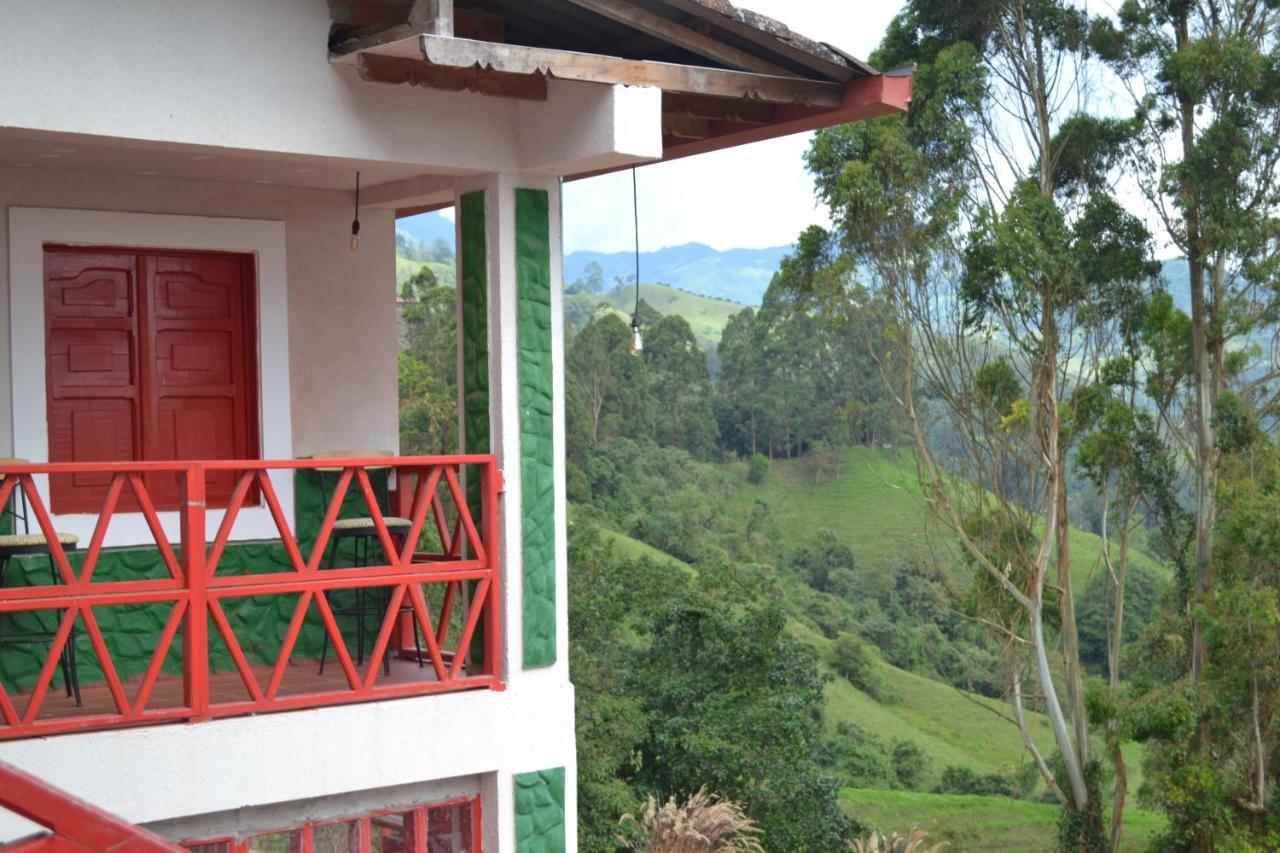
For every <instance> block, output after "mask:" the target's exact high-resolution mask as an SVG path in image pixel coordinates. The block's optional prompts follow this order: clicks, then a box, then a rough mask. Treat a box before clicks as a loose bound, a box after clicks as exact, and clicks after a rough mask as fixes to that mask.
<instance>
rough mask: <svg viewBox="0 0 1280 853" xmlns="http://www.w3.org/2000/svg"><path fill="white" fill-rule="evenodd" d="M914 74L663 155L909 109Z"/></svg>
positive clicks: (725, 126) (865, 85) (876, 79)
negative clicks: (832, 104)
mask: <svg viewBox="0 0 1280 853" xmlns="http://www.w3.org/2000/svg"><path fill="white" fill-rule="evenodd" d="M911 79H912V78H911V75H910V74H894V75H889V74H877V75H874V76H871V77H855V78H854V79H852V80H850V81H849V82H848V83H846V84H845V86H844V95H843V97H842V99H841V102H840V106H838V107H836V108H835V109H830V110H815V109H813V108H812V107H801V106H795V105H787V104H783V105H779V106H778V107H776V108H775V113H774V116H775V117H774V121H773V122H771V123H770V124H760V125H743V124H739V123H736V122H728V121H717V122H712V124H711V132H712V133H711V136H709V137H707V138H706V139H674V138H668V139H666V140H665V144H664V147H663V153H662V159H663V160H664V161H666V160H676V159H678V158H680V157H689V156H691V155H694V154H705V153H707V152H708V151H719V150H721V149H723V148H734V147H736V146H739V145H747V144H750V143H752V142H761V141H763V140H766V139H777V138H778V137H780V136H790V135H791V134H793V133H807V132H809V131H811V130H820V129H821V128H824V127H834V126H836V125H839V124H848V123H849V122H854V121H865V120H866V119H871V118H880V117H881V116H887V115H893V114H894V113H902V112H906V110H907V107H908V106H910V104H911ZM629 168H631V167H630V166H618V167H616V168H610V169H600V170H598V171H594V172H584V173H582V174H580V175H570V176H568V177H566V178H565V180H566V181H576V180H578V179H579V178H591V177H595V176H596V175H605V174H608V173H610V172H617V171H621V170H622V169H629ZM442 206H444V205H442Z"/></svg>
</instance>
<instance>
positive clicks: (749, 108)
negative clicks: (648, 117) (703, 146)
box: [662, 92, 775, 124]
mask: <svg viewBox="0 0 1280 853" xmlns="http://www.w3.org/2000/svg"><path fill="white" fill-rule="evenodd" d="M774 110H775V108H774V106H773V104H762V103H760V102H759V101H744V100H741V99H737V100H731V99H729V98H708V97H706V96H704V95H682V94H680V93H678V92H663V93H662V111H663V112H664V113H673V114H678V115H687V116H694V117H696V118H704V119H709V120H712V121H731V122H738V123H740V124H769V123H771V122H772V121H773V118H774Z"/></svg>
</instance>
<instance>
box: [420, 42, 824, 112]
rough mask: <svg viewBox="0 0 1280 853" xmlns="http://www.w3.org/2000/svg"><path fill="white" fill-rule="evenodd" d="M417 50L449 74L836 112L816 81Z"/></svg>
mask: <svg viewBox="0 0 1280 853" xmlns="http://www.w3.org/2000/svg"><path fill="white" fill-rule="evenodd" d="M421 49H422V56H423V58H424V59H425V61H426V62H428V63H430V64H432V65H439V66H444V67H448V68H473V67H474V68H480V69H489V70H493V71H497V72H502V73H506V74H542V75H548V76H551V77H556V78H559V79H561V80H582V81H586V82H591V83H613V84H618V83H621V84H624V85H627V86H653V87H656V88H659V89H662V90H663V91H664V92H678V93H683V94H689V95H707V96H713V97H720V98H744V99H748V100H753V101H758V102H761V103H774V104H796V105H802V106H810V107H827V108H832V107H836V106H838V105H839V104H840V97H841V86H840V85H839V84H838V83H831V82H826V81H821V80H805V79H801V78H797V77H781V76H776V75H771V74H756V73H754V72H747V71H731V70H726V69H722V68H703V67H701V66H695V65H675V64H671V63H666V62H649V61H645V60H637V59H620V58H618V57H614V56H601V55H598V54H591V53H578V52H576V51H568V50H551V49H548V48H538V47H525V46H523V45H513V44H497V43H494V42H483V41H473V40H471V39H458V38H445V37H441V36H433V35H423V36H422V37H421Z"/></svg>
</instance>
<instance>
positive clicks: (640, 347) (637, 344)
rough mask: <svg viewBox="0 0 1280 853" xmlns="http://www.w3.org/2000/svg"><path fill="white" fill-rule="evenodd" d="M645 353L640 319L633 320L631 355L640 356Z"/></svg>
mask: <svg viewBox="0 0 1280 853" xmlns="http://www.w3.org/2000/svg"><path fill="white" fill-rule="evenodd" d="M642 352H644V339H643V338H642V337H640V318H639V317H632V318H631V354H632V355H639V354H640V353H642Z"/></svg>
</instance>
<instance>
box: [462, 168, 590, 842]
mask: <svg viewBox="0 0 1280 853" xmlns="http://www.w3.org/2000/svg"><path fill="white" fill-rule="evenodd" d="M522 190H534V191H537V192H541V193H545V194H546V201H547V214H548V215H547V220H546V221H547V225H548V229H547V233H546V235H545V238H546V240H547V242H548V243H549V248H550V252H549V258H548V260H549V267H550V285H551V286H550V292H549V297H550V318H549V319H550V344H549V345H550V353H549V355H550V380H551V382H550V388H551V399H550V403H551V413H550V426H551V450H550V456H549V462H550V466H551V470H550V474H551V489H552V491H551V493H550V494H549V495H548V491H547V488H546V484H545V478H544V477H543V474H542V473H541V469H540V460H542V461H548V460H547V456H546V453H545V445H544V446H542V447H540V448H537V447H534V444H535V442H530V446H528V447H522V431H523V432H524V433H525V434H526V435H528V434H529V429H530V426H531V423H532V424H533V426H534V428H535V432H536V431H537V426H538V424H541V423H545V419H546V412H545V410H540V411H537V410H531V409H530V407H529V406H528V402H529V385H530V382H529V381H528V380H529V378H530V375H531V370H532V371H533V372H535V373H536V372H537V371H539V370H542V369H544V365H545V363H539V362H538V358H539V355H540V354H545V353H539V352H533V353H531V352H530V335H529V334H528V332H529V327H528V325H527V326H526V328H525V332H526V334H525V335H524V336H523V338H522V335H521V321H522V307H521V296H522V293H521V288H522V285H523V286H524V289H525V293H524V296H525V297H526V298H525V305H524V311H523V319H524V321H525V322H526V324H530V325H532V324H535V322H536V321H535V320H531V319H530V318H531V311H532V312H533V316H537V315H538V312H543V313H545V307H544V306H542V305H531V304H530V302H529V299H528V297H529V290H530V288H529V280H528V270H529V268H530V266H529V264H528V262H527V260H528V257H529V252H530V248H529V247H530V245H531V240H535V238H537V237H538V236H539V235H538V234H531V233H529V230H530V226H529V222H528V219H527V217H526V221H525V225H524V229H525V232H526V233H524V234H523V235H522V234H521V232H520V228H519V226H518V223H517V197H518V194H519V193H518V191H522ZM476 193H479V194H481V195H482V197H483V217H484V230H483V235H484V247H483V253H482V255H481V253H480V252H479V251H478V249H477V246H476V237H477V232H476V231H475V230H468V229H469V228H470V229H474V227H475V226H474V222H475V217H476V216H478V215H479V212H478V211H479V207H480V205H479V203H478V202H479V199H478V198H477V197H476V196H475V195H474V194H476ZM523 198H524V202H523V204H524V205H525V210H526V212H527V211H528V210H529V205H530V204H531V203H532V204H533V205H534V206H535V207H537V206H538V205H539V204H540V201H539V197H538V196H537V195H529V194H525V195H524V196H523ZM455 202H456V207H455V211H456V213H457V221H458V265H459V266H458V328H459V356H458V366H459V376H460V377H461V381H460V383H459V385H460V388H459V394H460V407H459V408H460V410H461V411H460V422H461V429H460V432H461V435H462V439H463V442H464V447H463V450H464V451H465V452H478V451H483V450H487V451H488V452H492V453H493V454H495V455H496V456H497V459H498V464H499V466H500V467H501V468H502V471H503V477H504V480H505V483H506V491H505V493H504V495H503V497H502V501H501V519H500V521H501V530H500V533H499V541H500V551H499V556H500V559H501V565H502V572H503V590H502V604H501V606H502V622H503V651H502V661H501V671H502V673H503V677H504V678H505V679H506V681H507V684H508V694H507V698H508V699H509V700H510V701H513V702H519V701H521V699H520V695H521V694H523V693H526V692H527V693H528V694H529V695H530V696H531V697H532V696H534V695H539V696H546V695H549V694H554V695H559V696H563V697H565V698H567V699H568V700H569V701H567V702H564V703H563V704H564V707H572V690H573V687H572V685H571V684H570V683H569V670H568V643H569V620H568V561H567V539H566V537H567V530H566V504H565V464H564V459H565V424H564V408H565V407H564V403H565V400H564V396H565V381H564V321H563V317H564V311H563V287H562V260H563V259H562V251H561V231H560V228H561V225H560V188H559V182H558V180H557V179H555V178H554V177H545V176H536V177H534V176H520V175H501V174H494V175H486V176H481V177H477V178H475V179H469V180H466V181H460V182H459V184H458V185H457V188H456V195H455ZM468 223H472V224H470V225H469V224H468ZM534 230H537V227H536V226H535V229H534ZM522 238H523V239H524V241H525V242H524V244H523V245H524V246H525V249H524V250H520V249H519V248H518V244H519V241H520V240H521V239H522ZM535 242H536V240H535ZM534 251H535V253H536V248H535V250H534ZM522 252H523V255H522ZM522 256H523V257H524V258H525V259H526V262H525V265H524V268H525V273H524V278H523V280H522V274H521V271H520V267H521V263H520V258H521V257H522ZM481 257H483V263H484V279H485V281H486V284H487V287H486V288H485V293H484V295H485V296H486V297H487V300H486V304H485V305H484V306H483V309H484V319H485V322H486V324H487V334H486V336H485V339H484V340H485V342H486V343H487V361H488V370H487V374H485V375H487V379H488V389H487V391H488V395H487V396H488V418H487V426H488V435H487V443H488V447H487V448H484V447H477V446H468V445H467V444H466V442H467V441H468V440H469V436H470V440H472V442H473V445H474V444H475V441H474V439H476V438H477V437H481V438H482V440H483V436H481V433H483V428H484V425H485V424H484V419H483V418H482V417H481V418H479V419H477V418H476V415H477V414H478V412H477V404H478V402H479V400H480V399H481V397H480V396H479V395H476V394H475V393H471V394H469V391H471V392H473V391H474V389H473V388H472V387H470V386H472V385H474V384H475V383H476V381H477V377H478V375H479V374H478V373H477V365H476V364H474V359H475V357H476V346H477V344H476V342H475V340H474V339H473V340H472V342H471V343H470V344H468V342H467V340H466V338H467V335H468V334H473V335H474V333H475V330H476V322H475V321H476V316H475V315H476V313H477V312H478V311H479V305H478V299H477V294H476V293H475V292H474V288H475V286H476V281H477V279H476V276H477V275H478V274H479V270H478V264H479V263H480V258H481ZM469 265H471V266H469ZM469 276H470V278H469ZM469 287H470V288H471V289H469ZM535 289H536V287H535ZM534 337H539V336H536V335H535V336H534ZM522 344H523V345H524V346H523V352H522ZM522 370H523V371H524V377H525V380H526V382H525V399H524V400H522V382H521V377H522ZM469 372H470V373H469ZM530 419H534V420H533V421H531V420H530ZM531 454H533V455H534V456H536V457H537V458H535V459H532V460H531V459H530V455H531ZM530 464H532V465H533V468H532V469H531V468H530V467H529V466H530ZM530 470H533V471H535V472H539V473H538V474H537V475H538V476H539V477H540V478H541V482H542V486H541V488H539V489H538V491H539V492H540V496H539V497H538V499H537V500H538V501H539V503H538V506H537V507H536V508H535V509H536V510H541V511H545V510H546V509H547V506H546V504H545V503H544V502H545V501H546V500H548V498H549V499H550V501H551V506H550V510H551V515H550V516H545V515H544V518H549V523H550V525H551V529H552V531H553V533H554V549H553V551H552V553H553V556H552V557H551V559H552V560H553V561H554V643H553V645H554V649H552V648H551V646H552V643H551V638H550V637H549V636H548V634H547V632H546V631H545V630H543V628H544V627H545V625H546V619H545V616H546V614H547V612H548V611H547V609H546V608H547V601H546V598H547V597H546V595H545V591H546V590H545V587H540V588H539V590H535V592H534V593H533V594H532V595H531V594H530V591H529V589H528V588H527V585H526V569H527V568H535V569H536V567H534V566H532V565H528V566H527V565H526V561H525V555H526V553H529V554H535V555H536V554H541V555H544V557H545V555H546V554H547V553H548V550H547V548H546V546H545V540H544V539H539V541H540V542H542V543H543V544H542V545H541V546H538V545H536V543H535V545H534V546H533V547H532V548H531V545H530V543H529V542H528V541H527V539H526V536H525V532H526V531H525V530H524V527H523V519H524V518H525V517H526V515H528V510H529V508H530V507H529V506H528V505H526V503H525V501H526V494H528V495H529V498H528V499H529V500H531V501H532V499H533V498H532V494H531V493H532V491H533V489H532V488H525V487H526V486H528V485H530V484H526V483H524V482H523V480H524V474H525V472H527V471H530ZM535 514H537V513H535ZM539 559H542V558H539ZM542 565H546V564H545V563H544V564H542ZM530 597H532V598H535V599H536V602H531V601H530V600H529V599H530ZM531 607H534V608H535V619H536V621H537V624H536V625H534V624H532V622H531V624H529V625H526V619H525V617H526V615H527V614H528V613H529V612H530V608H531ZM527 641H528V642H530V643H536V644H537V649H538V652H537V654H536V655H534V657H535V660H534V661H533V662H532V663H531V662H530V659H529V655H527V654H526V642H527ZM530 716H531V717H537V716H538V715H530ZM566 717H567V718H565V719H557V720H556V722H555V723H554V731H549V730H547V728H546V726H545V724H543V725H541V727H540V728H537V729H536V730H535V729H533V728H531V729H530V730H529V731H528V732H525V733H523V736H525V737H529V738H536V739H539V740H542V741H544V742H547V741H551V742H555V743H562V744H564V746H563V748H562V749H561V753H562V756H561V758H560V759H559V761H558V763H556V764H550V765H546V766H541V767H525V766H511V767H501V768H494V770H495V773H494V774H493V775H491V776H489V777H486V778H487V781H486V783H485V807H486V809H489V812H487V817H486V819H485V832H486V839H485V840H486V844H491V845H492V846H490V847H486V849H497V850H504V851H505V850H513V851H514V850H517V849H518V847H517V843H518V839H517V834H516V814H515V810H516V802H515V799H514V798H513V786H514V785H515V779H514V777H515V776H516V775H519V774H527V773H530V772H533V771H544V770H551V769H554V768H555V767H564V768H565V771H566V772H565V786H564V787H565V790H564V792H563V802H564V810H565V815H564V838H565V845H566V847H565V849H567V850H573V849H576V847H577V821H576V808H577V787H576V781H575V780H576V760H575V753H574V749H573V735H574V731H573V727H574V721H573V719H572V715H566ZM494 812H497V813H496V814H494ZM544 822H545V815H541V816H540V818H539V823H544ZM522 825H527V821H526V822H524V823H522ZM491 834H492V836H491V837H490V835H491Z"/></svg>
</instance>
